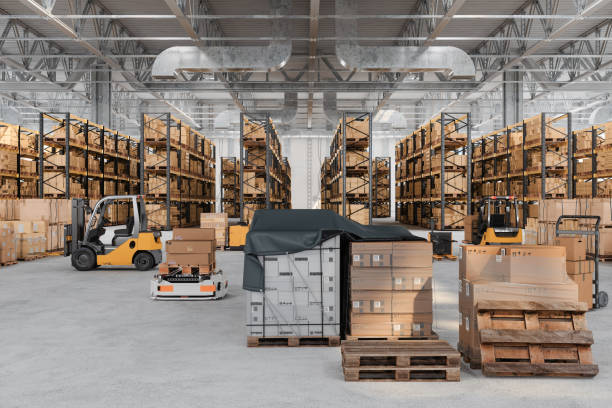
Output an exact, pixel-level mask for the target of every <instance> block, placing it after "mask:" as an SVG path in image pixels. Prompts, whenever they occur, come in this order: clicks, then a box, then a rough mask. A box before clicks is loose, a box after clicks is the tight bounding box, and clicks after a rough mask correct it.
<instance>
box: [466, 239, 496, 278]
mask: <svg viewBox="0 0 612 408" xmlns="http://www.w3.org/2000/svg"><path fill="white" fill-rule="evenodd" d="M503 248H505V247H502V246H497V245H461V246H460V247H459V279H467V280H470V281H471V280H477V279H480V278H481V275H482V274H483V272H485V271H486V270H490V269H493V268H497V267H498V265H497V264H498V263H500V262H501V257H500V256H498V255H500V254H501V250H502V249H503Z"/></svg>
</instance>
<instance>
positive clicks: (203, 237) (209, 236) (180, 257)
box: [166, 228, 215, 272]
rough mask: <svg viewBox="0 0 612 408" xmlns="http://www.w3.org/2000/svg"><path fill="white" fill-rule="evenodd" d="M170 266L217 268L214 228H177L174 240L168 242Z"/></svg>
mask: <svg viewBox="0 0 612 408" xmlns="http://www.w3.org/2000/svg"><path fill="white" fill-rule="evenodd" d="M166 263H167V265H168V266H182V267H187V266H189V267H194V266H197V267H199V268H200V271H203V270H206V271H208V272H211V271H212V270H213V269H214V268H215V230H214V229H212V228H175V229H174V230H173V231H172V240H170V241H166Z"/></svg>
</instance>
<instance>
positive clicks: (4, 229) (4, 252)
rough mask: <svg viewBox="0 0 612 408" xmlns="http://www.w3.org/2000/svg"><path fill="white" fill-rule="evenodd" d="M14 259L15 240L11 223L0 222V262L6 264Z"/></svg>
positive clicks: (15, 251) (15, 257) (15, 250)
mask: <svg viewBox="0 0 612 408" xmlns="http://www.w3.org/2000/svg"><path fill="white" fill-rule="evenodd" d="M16 260H17V242H16V237H15V229H14V227H13V224H12V223H10V222H6V221H4V222H0V263H3V264H6V263H10V262H15V261H16Z"/></svg>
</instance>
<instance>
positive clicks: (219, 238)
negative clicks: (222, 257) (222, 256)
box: [200, 213, 228, 249]
mask: <svg viewBox="0 0 612 408" xmlns="http://www.w3.org/2000/svg"><path fill="white" fill-rule="evenodd" d="M227 218H228V217H227V213H201V214H200V228H212V229H214V230H215V239H216V242H217V244H216V246H217V248H219V249H223V248H225V247H226V245H227V228H228V219H227Z"/></svg>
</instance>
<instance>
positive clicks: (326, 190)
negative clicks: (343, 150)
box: [320, 157, 331, 210]
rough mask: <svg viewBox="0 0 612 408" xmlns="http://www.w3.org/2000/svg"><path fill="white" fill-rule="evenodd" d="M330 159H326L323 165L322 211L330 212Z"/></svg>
mask: <svg viewBox="0 0 612 408" xmlns="http://www.w3.org/2000/svg"><path fill="white" fill-rule="evenodd" d="M330 162H331V160H330V158H329V157H325V158H324V159H323V163H322V164H321V199H320V202H321V206H320V207H321V209H322V210H330V209H331V207H330V203H329V200H330V193H331V191H330V190H331V182H330V180H331V172H330Z"/></svg>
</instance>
